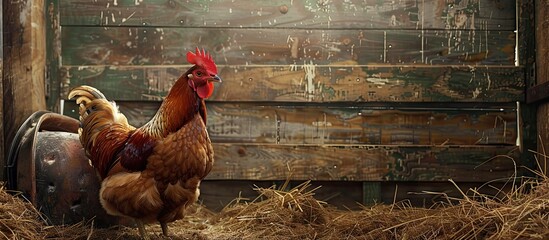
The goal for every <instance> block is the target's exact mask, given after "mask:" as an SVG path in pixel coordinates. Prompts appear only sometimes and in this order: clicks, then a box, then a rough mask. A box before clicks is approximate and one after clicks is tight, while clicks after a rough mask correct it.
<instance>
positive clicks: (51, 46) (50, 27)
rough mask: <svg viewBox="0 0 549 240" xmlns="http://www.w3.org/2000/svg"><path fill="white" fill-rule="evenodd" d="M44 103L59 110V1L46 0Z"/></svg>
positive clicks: (49, 108)
mask: <svg viewBox="0 0 549 240" xmlns="http://www.w3.org/2000/svg"><path fill="white" fill-rule="evenodd" d="M45 8H46V9H45V14H46V19H45V28H46V36H45V37H46V61H45V62H46V70H45V71H46V87H45V94H46V104H47V107H48V110H50V111H54V112H58V111H59V102H60V101H59V100H60V95H59V87H60V85H61V84H62V82H61V81H60V79H59V78H58V76H60V73H59V70H60V68H59V63H60V59H59V58H60V57H61V26H60V25H59V1H57V0H46V6H45Z"/></svg>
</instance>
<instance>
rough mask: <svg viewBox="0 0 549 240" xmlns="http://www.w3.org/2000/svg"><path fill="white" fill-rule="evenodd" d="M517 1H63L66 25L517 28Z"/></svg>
mask: <svg viewBox="0 0 549 240" xmlns="http://www.w3.org/2000/svg"><path fill="white" fill-rule="evenodd" d="M515 5H516V4H515V1H513V0H503V1H502V0H483V1H450V2H448V1H437V0H424V1H415V0H401V1H388V0H385V1H358V0H352V1H348V0H333V1H317V0H304V1H292V0H258V1H234V0H214V1H184V0H171V1H159V0H156V1H152V0H147V1H142V0H139V1H137V0H118V1H117V0H115V1H111V0H96V1H88V0H70V1H61V24H62V25H64V26H70V25H91V26H143V25H147V26H170V27H181V26H191V27H202V28H204V27H226V28H229V27H243V28H250V27H252V28H361V29H364V28H400V29H422V28H423V29H453V28H459V29H491V30H492V29H494V30H512V29H514V28H515V11H516V7H515Z"/></svg>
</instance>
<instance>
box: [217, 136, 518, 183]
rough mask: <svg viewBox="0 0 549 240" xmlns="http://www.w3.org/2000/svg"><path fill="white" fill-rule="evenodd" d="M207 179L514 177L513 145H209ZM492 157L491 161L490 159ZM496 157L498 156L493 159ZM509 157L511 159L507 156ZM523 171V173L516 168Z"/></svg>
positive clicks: (464, 178)
mask: <svg viewBox="0 0 549 240" xmlns="http://www.w3.org/2000/svg"><path fill="white" fill-rule="evenodd" d="M214 149H215V153H216V159H217V160H216V162H215V164H214V167H213V169H212V172H211V173H210V175H208V177H207V179H210V180H216V179H234V180H280V179H291V180H309V179H311V180H329V181H334V180H344V181H447V180H448V179H453V180H455V181H463V182H477V181H481V182H486V181H492V180H495V179H499V180H501V179H507V178H510V177H513V174H515V173H518V174H520V173H521V172H515V170H516V169H515V165H514V163H513V161H512V160H511V158H514V157H517V156H518V154H519V153H518V152H517V151H514V150H513V149H515V147H458V148H451V147H450V148H448V147H397V146H395V147H389V146H361V147H337V146H287V145H242V144H219V143H215V144H214ZM494 156H496V157H495V158H493V157H494ZM497 156H501V157H497ZM510 157H511V158H510ZM519 171H522V170H519Z"/></svg>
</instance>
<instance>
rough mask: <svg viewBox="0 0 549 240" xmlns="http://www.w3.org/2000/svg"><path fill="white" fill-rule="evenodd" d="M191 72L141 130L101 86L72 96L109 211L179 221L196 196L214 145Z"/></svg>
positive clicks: (81, 89)
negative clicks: (121, 111)
mask: <svg viewBox="0 0 549 240" xmlns="http://www.w3.org/2000/svg"><path fill="white" fill-rule="evenodd" d="M193 69H194V68H191V69H190V70H189V71H188V73H189V72H190V71H192V70H193ZM188 73H186V74H184V75H183V76H182V77H181V78H180V79H179V80H178V81H177V82H176V83H175V85H174V86H173V87H172V89H171V90H170V93H169V94H168V96H167V97H166V99H165V101H164V102H163V103H162V105H161V107H160V109H159V110H158V112H157V113H156V115H155V116H154V117H153V118H152V119H151V120H150V121H149V122H148V123H147V124H145V125H144V126H142V127H140V128H137V129H136V128H135V127H132V126H130V125H129V124H128V122H127V120H126V117H125V116H124V115H123V114H121V113H119V112H118V109H117V107H116V105H115V104H114V103H112V102H109V101H107V100H106V99H105V97H104V96H103V94H101V93H100V92H99V91H98V90H97V89H94V88H92V87H88V86H82V87H78V88H75V89H74V90H72V91H71V93H70V94H69V98H75V99H76V101H77V103H78V104H79V105H80V116H81V117H80V120H81V123H82V126H81V129H80V131H79V132H80V140H81V142H82V145H83V146H84V148H85V150H86V153H87V154H88V156H89V158H90V159H91V162H92V164H93V166H94V167H95V168H96V169H97V171H98V172H99V175H100V176H101V178H102V179H103V180H102V184H101V190H100V200H101V203H102V205H103V207H104V208H105V209H106V210H107V212H108V213H109V214H112V215H118V216H126V217H131V218H135V219H138V220H141V221H143V222H152V221H159V222H160V223H161V224H162V223H164V224H165V223H167V222H172V221H175V220H177V219H181V218H182V217H183V216H184V210H185V207H186V206H188V205H189V204H192V203H194V202H195V201H196V200H197V199H198V196H199V186H200V181H201V180H202V179H204V177H206V175H207V174H208V173H209V172H210V170H211V167H212V165H213V149H212V145H211V141H210V138H209V136H208V133H207V131H206V125H205V123H206V108H205V104H204V100H203V99H201V98H200V97H198V96H197V94H196V93H195V92H194V91H193V90H192V89H191V88H190V87H189V86H188V84H187V81H188V78H187V74H188Z"/></svg>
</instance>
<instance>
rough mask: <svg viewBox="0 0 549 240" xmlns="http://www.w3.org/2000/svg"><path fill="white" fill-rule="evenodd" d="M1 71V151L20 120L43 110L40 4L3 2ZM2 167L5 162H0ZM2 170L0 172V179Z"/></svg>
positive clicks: (41, 3)
mask: <svg viewBox="0 0 549 240" xmlns="http://www.w3.org/2000/svg"><path fill="white" fill-rule="evenodd" d="M3 3H4V4H3V5H2V7H3V13H4V14H3V16H2V17H3V18H2V20H3V24H4V25H3V26H4V29H3V30H4V31H3V33H4V35H3V36H4V37H3V41H4V44H3V57H4V58H5V59H6V60H5V62H4V66H3V68H4V69H3V72H2V84H3V86H2V88H3V89H2V90H3V96H2V99H3V102H2V104H3V124H4V125H3V128H4V133H3V134H4V141H5V142H4V149H6V150H7V149H9V145H10V144H11V142H12V139H13V137H14V136H15V133H16V132H17V130H18V129H19V126H20V125H21V124H22V123H23V122H24V120H25V119H26V118H27V117H29V116H30V115H31V114H32V113H33V112H35V111H37V110H44V109H46V103H45V98H44V96H45V94H44V76H45V74H44V71H45V70H44V66H45V63H44V62H45V29H44V28H40V27H34V26H42V25H44V12H45V11H44V1H43V0H37V1H31V0H28V1H26V0H22V1H15V2H12V1H3ZM0 165H1V166H5V162H2V163H0ZM3 174H4V171H2V172H1V173H0V177H3Z"/></svg>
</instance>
